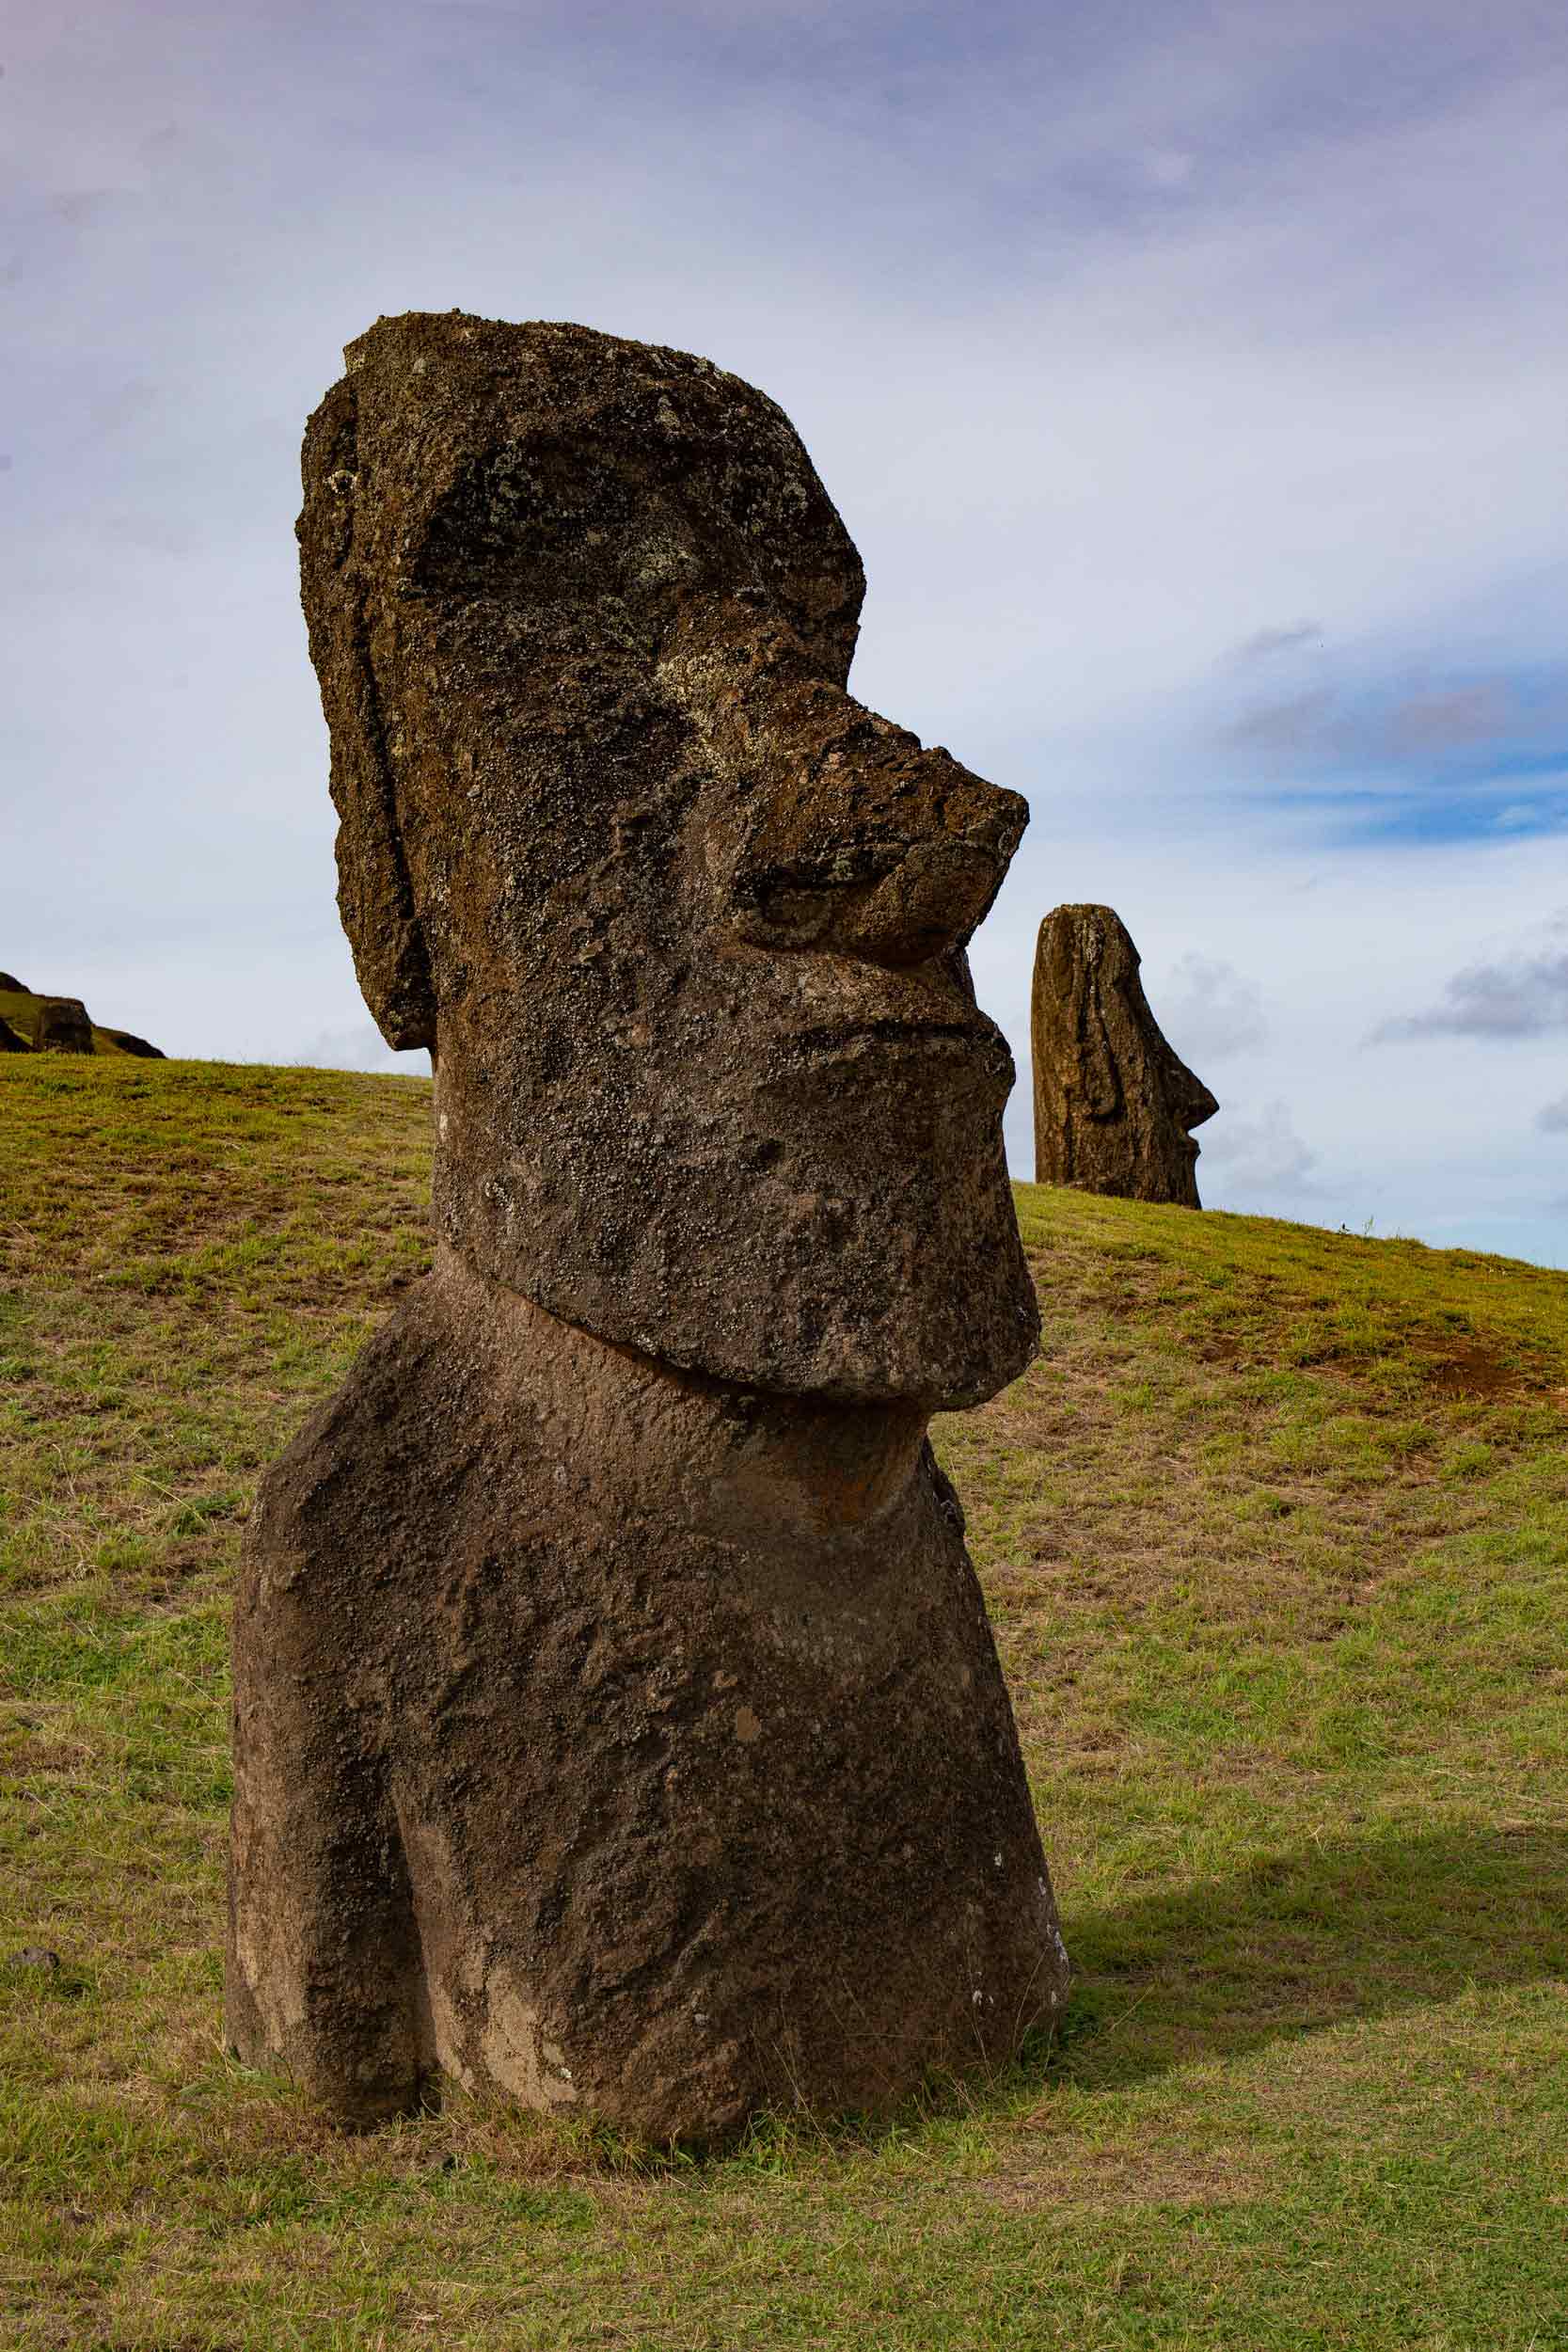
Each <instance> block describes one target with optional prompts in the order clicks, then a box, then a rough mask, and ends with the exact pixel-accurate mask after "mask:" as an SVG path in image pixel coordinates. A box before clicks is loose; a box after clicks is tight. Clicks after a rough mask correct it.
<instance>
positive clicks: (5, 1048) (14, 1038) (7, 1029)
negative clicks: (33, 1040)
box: [0, 1021, 33, 1054]
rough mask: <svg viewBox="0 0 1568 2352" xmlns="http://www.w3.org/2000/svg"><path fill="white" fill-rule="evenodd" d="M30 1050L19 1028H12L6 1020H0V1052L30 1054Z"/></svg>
mask: <svg viewBox="0 0 1568 2352" xmlns="http://www.w3.org/2000/svg"><path fill="white" fill-rule="evenodd" d="M32 1050H33V1049H32V1047H31V1045H30V1044H29V1043H28V1041H27V1040H26V1039H25V1038H24V1036H23V1034H22V1032H21V1030H20V1029H13V1028H12V1027H11V1025H10V1023H9V1022H8V1021H0V1054H30V1053H31V1052H32Z"/></svg>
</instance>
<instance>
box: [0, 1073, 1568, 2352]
mask: <svg viewBox="0 0 1568 2352" xmlns="http://www.w3.org/2000/svg"><path fill="white" fill-rule="evenodd" d="M427 1116H428V1089H427V1088H426V1087H424V1086H423V1085H422V1084H420V1083H417V1082H414V1081H410V1080H405V1079H399V1078H386V1079H380V1078H371V1077H359V1076H353V1075H342V1074H338V1073H326V1072H317V1071H281V1070H261V1069H239V1068H227V1067H223V1066H219V1065H211V1064H192V1063H185V1064H181V1063H154V1064H148V1063H146V1062H138V1061H135V1060H132V1059H126V1058H118V1059H114V1060H105V1061H103V1062H97V1061H80V1062H72V1061H71V1060H68V1059H59V1058H56V1057H47V1058H40V1060H38V1061H34V1060H32V1059H30V1058H25V1057H18V1058H16V1059H13V1060H10V1061H8V1062H0V1184H3V1187H4V1200H3V1208H0V1262H3V1273H0V1610H3V1612H4V1632H3V1637H0V1659H3V1669H0V1672H3V1681H0V1841H3V1850H0V2200H3V2201H4V2203H3V2218H0V2313H5V2314H8V2317H7V2318H6V2319H5V2321H4V2324H3V2326H0V2340H3V2341H4V2343H5V2344H6V2345H7V2346H10V2345H12V2344H15V2345H18V2346H26V2347H35V2346H38V2347H41V2346H50V2347H67V2346H70V2347H76V2346H83V2347H94V2348H95V2352H96V2348H98V2347H103V2348H107V2347H114V2348H115V2352H121V2348H122V2347H123V2348H125V2352H129V2347H133V2346H135V2347H141V2348H142V2352H232V2348H233V2347H239V2346H245V2347H251V2346H254V2347H257V2348H258V2352H261V2347H265V2348H266V2352H274V2347H294V2346H309V2347H311V2348H312V2352H315V2348H316V2347H321V2348H322V2352H325V2347H341V2348H343V2352H346V2348H347V2347H356V2348H357V2347H364V2352H371V2348H372V2347H393V2346H396V2347H402V2346H415V2345H436V2346H442V2347H445V2346H465V2347H470V2346H471V2347H486V2352H489V2348H490V2347H495V2348H496V2352H499V2347H503V2346H504V2347H507V2352H515V2347H528V2346H541V2347H542V2346H579V2345H580V2346H587V2345H597V2346H603V2345H612V2346H627V2347H630V2346H653V2347H659V2348H660V2352H664V2348H666V2347H667V2348H668V2352H676V2347H681V2348H682V2352H686V2348H688V2347H691V2348H695V2347H713V2348H714V2352H719V2348H720V2347H730V2346H736V2345H746V2346H751V2345H767V2346H773V2345H779V2346H784V2345H790V2346H802V2347H803V2346H808V2345H809V2346H814V2347H815V2346H832V2347H845V2352H847V2348H848V2347H850V2346H854V2347H857V2348H859V2347H866V2346H869V2347H873V2348H874V2352H880V2348H881V2347H896V2348H897V2352H903V2348H904V2347H916V2346H919V2347H927V2346H939V2345H940V2346H955V2347H987V2348H988V2352H989V2348H990V2347H997V2348H998V2352H1001V2348H1002V2347H1006V2352H1022V2347H1034V2346H1046V2345H1052V2346H1054V2345H1058V2344H1059V2345H1062V2346H1071V2347H1073V2352H1123V2347H1129V2348H1131V2347H1142V2346H1162V2347H1165V2346H1168V2347H1196V2346H1206V2347H1207V2346H1216V2347H1217V2346H1224V2347H1227V2352H1229V2348H1230V2347H1236V2348H1237V2352H1251V2348H1252V2347H1255V2346H1279V2347H1282V2352H1283V2348H1284V2347H1289V2352H1304V2348H1306V2347H1318V2346H1344V2347H1347V2348H1349V2352H1383V2347H1389V2346H1396V2345H1398V2346H1406V2345H1419V2346H1423V2347H1429V2348H1430V2352H1527V2347H1533V2352H1548V2347H1563V2346H1568V1454H1565V1448H1564V1440H1565V1438H1568V1412H1565V1409H1564V1408H1565V1406H1568V1385H1565V1384H1568V1276H1564V1275H1561V1274H1554V1273H1547V1272H1544V1271H1541V1270H1539V1269H1536V1268H1532V1267H1529V1266H1526V1265H1520V1264H1515V1263H1510V1262H1508V1261H1505V1260H1501V1259H1497V1258H1489V1257H1481V1256H1476V1255H1471V1254H1468V1253H1463V1252H1448V1253H1440V1252H1433V1251H1430V1250H1427V1249H1424V1248H1421V1247H1420V1246H1419V1245H1418V1244H1414V1243H1401V1242H1381V1241H1369V1240H1362V1239H1357V1238H1351V1237H1347V1236H1344V1235H1333V1234H1325V1233H1321V1232H1314V1231H1311V1230H1309V1229H1307V1228H1304V1227H1299V1226H1291V1225H1285V1224H1277V1223H1273V1222H1269V1221H1264V1220H1259V1219H1253V1218H1243V1217H1230V1216H1216V1215H1212V1214H1207V1213H1206V1214H1204V1215H1202V1216H1195V1215H1193V1214H1191V1213H1188V1212H1185V1211H1181V1210H1162V1209H1153V1208H1146V1207H1140V1206H1135V1205H1132V1204H1129V1203H1124V1202H1117V1201H1108V1200H1093V1199H1087V1198H1082V1197H1079V1196H1077V1195H1074V1194H1070V1193H1062V1192H1052V1191H1047V1190H1044V1189H1039V1188H1036V1187H1033V1186H1029V1185H1023V1186H1021V1187H1020V1188H1019V1207H1020V1213H1021V1216H1022V1224H1023V1230H1024V1234H1025V1238H1026V1240H1027V1243H1028V1246H1029V1248H1030V1252H1031V1256H1032V1260H1033V1263H1034V1265H1035V1269H1036V1273H1037V1279H1038V1283H1039V1289H1040V1295H1041V1300H1042V1304H1043V1308H1044V1314H1045V1345H1044V1349H1043V1352H1042V1354H1041V1356H1040V1359H1039V1361H1038V1362H1037V1364H1036V1365H1035V1366H1034V1368H1033V1369H1032V1370H1031V1371H1030V1372H1029V1373H1028V1374H1027V1375H1025V1376H1024V1378H1023V1379H1022V1380H1021V1381H1019V1382H1018V1384H1017V1385H1016V1386H1015V1387H1014V1388H1013V1389H1012V1390H1010V1391H1008V1392H1007V1393H1006V1395H1005V1396H1003V1397H1001V1398H999V1399H997V1400H996V1402H995V1403H994V1404H992V1405H991V1406H989V1407H987V1408H986V1409H985V1410H983V1411H981V1412H979V1413H975V1414H973V1415H969V1416H966V1417H963V1418H958V1419H953V1420H950V1421H947V1422H943V1423H942V1424H941V1425H940V1426H939V1430H938V1433H937V1434H938V1438H939V1442H940V1446H941V1450H942V1453H943V1454H944V1456H945V1458H946V1461H947V1464H948V1467H949V1468H950V1470H952V1471H953V1474H954V1475H955V1477H956V1478H957V1480H958V1485H959V1486H960V1489H961V1490H962V1492H963V1495H964V1498H965V1501H966V1503H967V1506H968V1510H969V1518H970V1530H971V1539H972V1546H973V1549H974V1554H975V1558H976V1562H977V1565H979V1568H980V1571H981V1574H982V1576H983V1578H984V1580H985V1582H986V1586H987V1590H988V1593H989V1596H990V1606H991V1610H992V1613H993V1616H994V1619H995V1623H996V1627H997V1632H998V1638H999V1640H1000V1643H1001V1645H1002V1650H1003V1658H1004V1662H1005V1664H1006V1670H1007V1674H1008V1677H1009V1680H1010V1684H1011V1688H1012V1692H1013V1695H1014V1701H1015V1705H1016V1707H1017V1710H1018V1714H1019V1720H1020V1724H1021V1728H1022V1735H1023V1740H1024V1745H1025V1750H1026V1754H1027V1756H1028V1759H1029V1765H1030V1770H1031V1773H1032V1777H1033V1783H1034V1788H1035V1793H1036V1800H1037V1805H1038V1809H1039V1814H1040V1820H1041V1824H1042V1829H1043V1834H1044V1838H1045V1844H1046V1850H1047V1852H1048V1854H1049V1855H1050V1858H1051V1862H1052V1866H1053V1871H1054V1873H1055V1876H1056V1881H1057V1886H1058V1892H1059V1894H1060V1897H1061V1902H1062V1910H1063V1916H1064V1924H1065V1928H1066V1931H1067V1935H1068V1941H1069V1947H1070V1949H1071V1951H1072V1953H1073V1957H1074V1959H1075V1961H1076V1963H1077V1965H1078V1968H1079V1971H1080V1975H1079V1979H1078V1988H1077V1991H1076V1993H1075V1995H1074V1999H1073V2002H1072V2006H1071V2009H1070V2011H1069V2016H1068V2019H1067V2023H1066V2027H1065V2030H1064V2031H1063V2033H1062V2034H1061V2036H1060V2037H1059V2039H1058V2040H1057V2041H1056V2042H1055V2043H1054V2044H1053V2046H1051V2047H1049V2048H1047V2047H1044V2046H1042V2047H1041V2048H1040V2049H1038V2050H1037V2051H1036V2052H1035V2053H1034V2054H1033V2056H1032V2057H1031V2058H1030V2060H1029V2062H1028V2063H1027V2064H1026V2065H1023V2066H1021V2067H1019V2068H1018V2069H1017V2070H1016V2071H1015V2072H1013V2073H1011V2074H1008V2075H1006V2077H1005V2078H1002V2079H1000V2080H997V2081H995V2082H994V2083H991V2084H990V2085H989V2086H986V2087H985V2088H984V2089H981V2090H969V2091H967V2092H958V2093H955V2092H952V2091H947V2092H942V2091H940V2090H933V2092H932V2095H931V2096H930V2098H929V2099H927V2101H925V2102H924V2103H922V2105H921V2106H919V2107H918V2108H912V2109H911V2112H910V2113H909V2115H908V2116H907V2117H906V2118H905V2119H904V2121H903V2122H902V2123H901V2124H900V2125H899V2127H898V2128H896V2129H895V2130H892V2131H886V2132H882V2133H879V2134H869V2133H863V2132H859V2131H857V2130H856V2129H855V2128H854V2127H853V2126H852V2125H849V2124H846V2125H845V2126H844V2127H843V2128H841V2129H834V2130H818V2129H810V2130H808V2129H803V2128H801V2127H800V2126H798V2125H790V2124H788V2123H784V2124H780V2125H778V2126H769V2127H768V2128H765V2129H761V2130H759V2131H757V2132H756V2133H755V2134H754V2136H753V2137H752V2140H751V2141H750V2142H749V2143H748V2145H747V2146H746V2147H745V2148H743V2149H742V2150H741V2151H740V2152H739V2153H736V2154H735V2155H733V2156H731V2157H729V2158H727V2159H725V2160H723V2161H721V2162H715V2163H711V2164H707V2165H702V2166H697V2165H690V2164H659V2163H653V2162H648V2161H640V2160H638V2159H637V2158H635V2157H634V2156H633V2155H631V2154H630V2153H628V2152H626V2151H625V2150H623V2149H618V2148H617V2147H615V2146H614V2145H613V2144H611V2143H610V2142H609V2141H608V2140H605V2139H604V2138H602V2137H596V2136H595V2135H594V2134H593V2133H592V2132H584V2131H580V2130H579V2131H578V2132H577V2133H576V2134H575V2135H573V2134H565V2133H563V2132H562V2130H560V2129H559V2128H555V2127H551V2126H547V2125H545V2124H542V2123H539V2122H534V2121H533V2120H531V2119H530V2118H527V2117H519V2116H516V2115H515V2114H510V2113H508V2112H507V2111H505V2110H504V2109H498V2108H495V2107H490V2106H484V2105H483V2104H479V2103H474V2102H469V2101H463V2100H459V2101H457V2102H456V2103H455V2104H453V2105H451V2106H449V2107H448V2108H447V2109H446V2111H445V2112H443V2113H441V2114H439V2115H432V2116H429V2117H426V2118H423V2119H421V2120H420V2121H418V2122H412V2123H409V2124H405V2125H401V2126H398V2127H396V2128H394V2129H391V2130H388V2131H385V2132H381V2133H377V2134H373V2135H371V2136H368V2137H364V2138H360V2139H343V2138H340V2137H335V2136H334V2135H333V2134H331V2133H330V2132H328V2131H326V2130H325V2129H324V2128H323V2127H322V2125H321V2124H320V2122H318V2121H317V2119H316V2118H315V2117H314V2116H313V2115H312V2114H311V2113H310V2112H309V2109H308V2108H306V2107H305V2106H302V2105H301V2104H300V2103H299V2102H298V2101H297V2100H296V2099H295V2098H294V2096H293V2093H292V2092H291V2090H289V2089H288V2087H287V2086H286V2085H283V2084H280V2083H278V2082H277V2081H276V2080H272V2079H269V2078H266V2077H263V2076H261V2075H259V2074H251V2073H248V2072H246V2071H245V2070H244V2069H241V2068H239V2067H237V2066H235V2065H234V2064H233V2063H231V2062H230V2059H229V2058H227V2057H226V2056H225V2054H224V2052H223V2049H222V2046H221V2041H220V2036H219V1987H220V1965H219V1949H220V1916H221V1903H222V1858H223V1840H224V1820H225V1806H226V1802H227V1795H228V1768H227V1748H226V1724H225V1714H224V1708H225V1678H226V1664H225V1657H226V1623H225V1612H226V1594H227V1591H228V1586H229V1580H230V1572H231V1569H232V1565H233V1562H234V1557H235V1552H236V1548H237V1545H238V1541H239V1535H240V1528H241V1522H242V1520H243V1518H244V1516H245V1509H246V1506H247V1502H248V1499H249V1497H250V1494H251V1492H252V1490H253V1487H254V1484H255V1481H256V1478H257V1475H258V1473H259V1471H260V1470H261V1467H262V1466H263V1465H264V1463H265V1462H266V1461H267V1460H268V1459H269V1458H270V1457H271V1456H272V1455H273V1454H275V1453H276V1452H277V1450H278V1448H279V1446H280V1445H281V1444H282V1443H283V1441H284V1440H285V1438H287V1436H288V1435H289V1433H290V1432H291V1431H292V1429H293V1427H294V1426H295V1424H296V1423H297V1422H298V1421H299V1420H300V1418H301V1417H302V1416H303V1414H304V1413H305V1412H306V1410H307V1409H308V1407H309V1406H310V1405H311V1404H312V1402H313V1401H314V1400H315V1399H317V1398H319V1397H320V1396H322V1395H323V1394H324V1393H325V1391H327V1390H329V1389H330V1388H331V1387H332V1386H333V1384H334V1383H335V1382H336V1381H337V1380H338V1379H339V1378H340V1377H341V1374H342V1372H343V1370H344V1367H345V1366H346V1364H347V1363H348V1361H349V1359H350V1358H351V1356H352V1355H353V1353H354V1350H355V1348H356V1345H357V1344H358V1343H359V1341H360V1340H361V1338H362V1337H363V1335H364V1334H365V1332H366V1331H367V1329H368V1328H369V1327H370V1326H371V1325H372V1323H373V1322H374V1320H375V1319H376V1317H377V1316H378V1315H380V1314H381V1313H382V1312H384V1311H385V1310H386V1309H387V1307H388V1304H389V1303H390V1302H391V1300H392V1299H393V1298H394V1297H395V1296H396V1295H397V1293H398V1292H399V1291H400V1290H401V1289H402V1288H403V1287H404V1285H405V1284H406V1283H407V1282H408V1281H409V1280H411V1279H414V1278H415V1277H416V1276H417V1275H418V1274H419V1272H420V1267H421V1265H422V1263H423V1259H424V1248H425V1243H424V1233H423V1224H422V1218H423V1203H424V1199H425V1191H426V1173H427V1146H426V1136H425V1125H426V1120H427ZM918 1932H919V1923H918V1921H912V1922H911V1933H916V1934H917V1933H918ZM32 1946H38V1947H48V1948H50V1949H52V1950H54V1951H55V1952H56V1953H57V1954H58V1955H59V1960H60V1965H59V1966H58V1967H54V1968H51V1967H48V1966H43V1965H40V1964H38V1963H31V1962H24V1961H21V1960H19V1959H17V1958H15V1957H14V1955H16V1954H17V1953H18V1952H19V1951H20V1950H21V1949H22V1948H23V1947H32ZM7 2329H8V2330H9V2332H6V2330H7Z"/></svg>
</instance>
